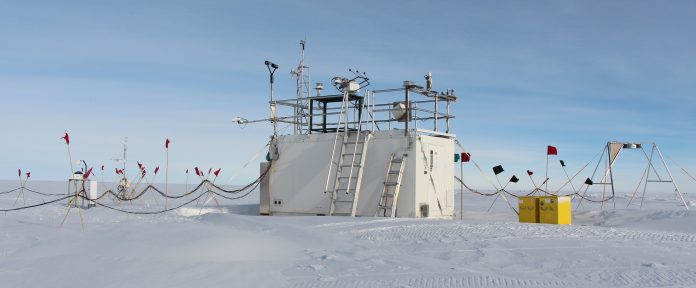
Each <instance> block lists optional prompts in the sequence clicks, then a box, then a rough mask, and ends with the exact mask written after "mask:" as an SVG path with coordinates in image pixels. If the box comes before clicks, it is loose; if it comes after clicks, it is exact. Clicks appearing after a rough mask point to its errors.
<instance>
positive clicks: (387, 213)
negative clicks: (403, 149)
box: [375, 154, 406, 217]
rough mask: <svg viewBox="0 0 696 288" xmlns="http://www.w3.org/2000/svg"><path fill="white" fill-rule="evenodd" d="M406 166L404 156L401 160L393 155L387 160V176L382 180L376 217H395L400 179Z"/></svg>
mask: <svg viewBox="0 0 696 288" xmlns="http://www.w3.org/2000/svg"><path fill="white" fill-rule="evenodd" d="M405 166H406V154H404V155H403V157H402V158H396V155H395V154H392V155H391V158H390V159H389V166H388V168H387V176H386V177H385V180H384V188H383V189H382V198H381V199H380V200H379V206H377V213H376V214H375V216H376V217H395V216H396V205H397V202H398V200H399V190H400V189H401V179H402V177H403V175H404V167H405Z"/></svg>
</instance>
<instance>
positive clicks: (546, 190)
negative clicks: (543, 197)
mask: <svg viewBox="0 0 696 288" xmlns="http://www.w3.org/2000/svg"><path fill="white" fill-rule="evenodd" d="M544 182H546V186H545V188H544V191H545V192H546V193H548V192H549V153H548V151H546V181H544Z"/></svg>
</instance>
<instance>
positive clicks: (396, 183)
mask: <svg viewBox="0 0 696 288" xmlns="http://www.w3.org/2000/svg"><path fill="white" fill-rule="evenodd" d="M384 185H385V186H396V185H399V182H384Z"/></svg>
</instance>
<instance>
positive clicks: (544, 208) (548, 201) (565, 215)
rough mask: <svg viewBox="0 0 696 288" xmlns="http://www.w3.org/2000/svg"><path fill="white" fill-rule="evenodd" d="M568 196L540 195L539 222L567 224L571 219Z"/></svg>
mask: <svg viewBox="0 0 696 288" xmlns="http://www.w3.org/2000/svg"><path fill="white" fill-rule="evenodd" d="M570 207H571V205H570V197H567V196H560V197H559V196H540V197H539V223H546V224H562V225H567V224H570V223H571V221H572V212H571V208H570Z"/></svg>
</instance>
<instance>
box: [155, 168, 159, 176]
mask: <svg viewBox="0 0 696 288" xmlns="http://www.w3.org/2000/svg"><path fill="white" fill-rule="evenodd" d="M157 171H159V166H157V167H155V175H157Z"/></svg>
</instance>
